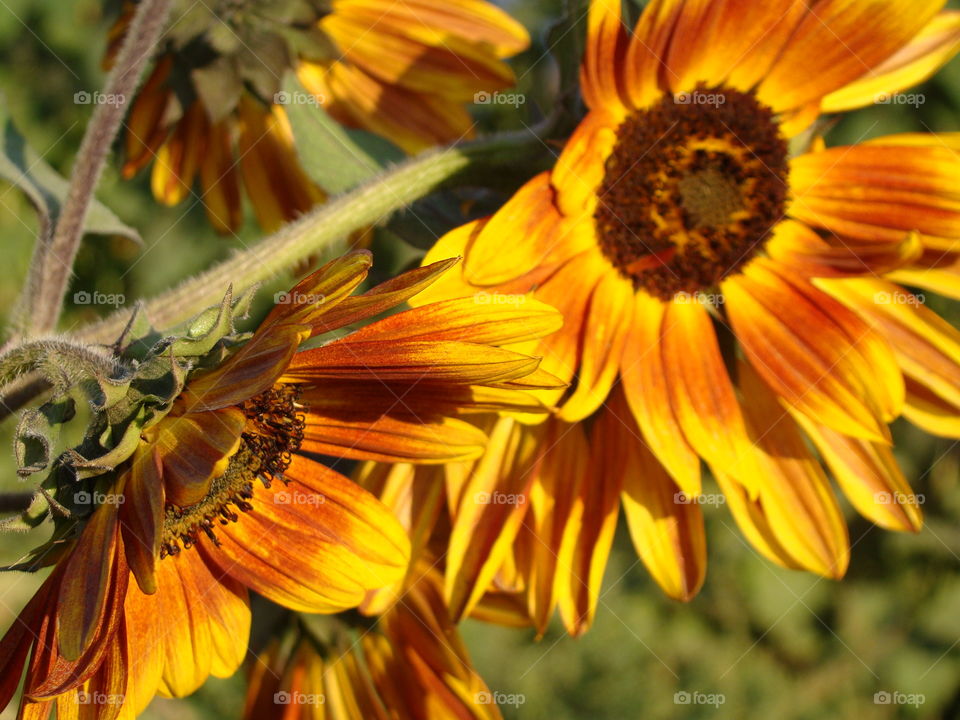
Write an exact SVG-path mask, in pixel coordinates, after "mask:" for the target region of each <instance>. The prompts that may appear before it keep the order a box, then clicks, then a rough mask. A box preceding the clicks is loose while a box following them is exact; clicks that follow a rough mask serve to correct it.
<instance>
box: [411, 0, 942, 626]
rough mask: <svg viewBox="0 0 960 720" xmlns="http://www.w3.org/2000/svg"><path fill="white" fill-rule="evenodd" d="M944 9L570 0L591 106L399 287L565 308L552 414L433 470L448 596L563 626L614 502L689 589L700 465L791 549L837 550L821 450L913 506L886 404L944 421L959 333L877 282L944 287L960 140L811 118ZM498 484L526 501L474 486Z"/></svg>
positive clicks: (877, 91)
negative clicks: (519, 180)
mask: <svg viewBox="0 0 960 720" xmlns="http://www.w3.org/2000/svg"><path fill="white" fill-rule="evenodd" d="M943 5H944V3H943V2H942V1H941V0H923V1H922V2H915V1H913V0H911V1H909V2H908V1H906V0H891V1H890V2H884V3H875V2H868V1H866V0H842V1H841V0H821V1H820V2H817V3H809V2H802V1H800V0H796V1H794V0H784V2H775V3H766V2H765V3H759V2H757V3H744V2H738V1H737V0H715V1H713V2H693V1H691V2H683V1H681V0H654V1H653V2H651V3H650V4H649V5H647V7H646V9H645V10H644V11H643V13H642V15H641V17H640V18H639V20H638V23H637V25H636V27H635V28H634V30H633V32H632V33H630V34H628V33H627V31H626V28H625V27H624V24H623V22H622V18H621V7H620V6H621V4H620V2H619V0H593V1H592V2H591V5H590V11H589V21H588V41H587V49H586V54H585V58H584V60H583V65H582V70H581V81H582V86H583V96H584V98H585V100H586V103H587V105H588V107H589V114H588V115H587V116H586V118H585V119H584V120H583V121H582V122H581V124H580V125H579V127H578V128H577V129H576V131H575V132H574V133H573V135H572V137H571V138H570V140H569V141H568V143H567V144H566V146H565V148H564V150H563V152H562V154H561V155H560V157H559V158H558V160H557V162H556V165H555V166H554V168H553V169H552V170H550V171H547V172H544V173H542V174H540V175H537V176H536V177H534V178H533V179H532V180H530V181H529V182H528V183H527V184H526V185H525V186H524V187H523V188H521V189H520V190H519V191H518V192H517V193H516V194H515V195H514V197H513V198H512V199H511V200H510V201H508V202H507V204H506V205H505V206H504V207H503V208H502V209H501V210H500V211H499V212H497V213H496V214H494V215H493V216H492V217H489V218H486V219H483V220H480V221H477V222H473V223H470V224H468V225H466V226H464V227H462V228H459V229H457V230H454V231H453V232H451V233H449V234H448V235H447V236H446V237H444V238H442V239H441V240H440V241H439V242H438V244H437V245H436V246H435V247H434V249H433V250H432V251H431V252H430V253H429V255H428V257H427V260H426V261H427V262H434V261H436V260H437V259H440V258H446V257H451V256H455V255H463V256H464V258H465V260H464V264H463V265H462V271H461V272H460V273H459V276H456V275H451V276H448V278H446V279H444V280H443V281H442V282H440V283H438V284H437V285H435V286H434V287H433V288H431V290H430V292H429V293H427V294H426V295H425V296H423V297H422V299H418V302H425V301H427V300H428V299H435V298H437V297H458V296H463V295H469V294H473V293H477V292H484V293H488V294H496V293H500V294H507V295H510V294H524V293H532V295H533V297H536V298H538V299H540V300H542V301H544V302H547V303H549V304H551V305H554V306H556V307H557V308H559V309H560V310H561V312H562V313H563V315H564V320H565V323H564V328H563V330H562V331H561V332H559V333H557V334H556V335H553V336H551V337H547V338H545V339H544V340H541V341H539V342H538V343H535V345H536V348H537V349H536V350H535V352H536V353H537V354H542V355H543V356H544V365H543V367H544V368H545V369H547V370H548V371H550V372H552V373H554V374H556V375H558V376H559V377H560V378H562V379H563V380H565V381H568V382H569V383H570V384H571V387H570V389H569V390H563V389H560V390H556V391H550V392H547V393H545V394H544V395H543V398H544V399H545V400H547V401H548V402H551V403H555V404H556V405H557V407H558V413H557V417H555V418H553V419H551V420H549V421H548V422H546V423H545V424H542V425H539V426H535V425H531V424H530V423H527V422H518V421H517V420H516V419H509V418H505V419H503V420H501V421H500V422H499V423H498V425H497V426H496V428H494V430H493V431H492V434H491V437H492V442H491V446H490V449H489V451H488V453H487V456H486V457H484V458H483V459H482V460H479V461H477V462H475V463H473V464H472V465H471V466H468V467H466V468H460V469H457V470H455V471H451V473H450V474H451V479H450V480H449V483H450V484H452V485H453V487H454V488H456V492H455V493H453V494H452V499H451V503H452V512H453V521H452V522H453V525H452V530H451V539H450V552H449V556H448V557H449V558H450V562H448V565H447V578H446V581H447V584H446V593H447V598H448V600H449V601H450V602H451V610H452V612H453V613H454V616H455V617H461V616H462V615H464V614H467V613H469V612H470V610H471V607H473V606H474V605H475V603H476V602H478V601H479V598H480V597H482V595H483V593H484V592H485V590H486V589H487V587H488V586H489V584H490V582H491V581H493V580H494V579H495V578H496V579H498V582H500V583H501V585H503V586H506V587H514V588H522V590H523V592H525V593H527V599H528V606H529V610H530V613H531V615H532V616H534V617H535V618H536V621H537V624H538V625H539V626H540V627H541V629H542V628H543V627H544V626H545V623H546V621H547V619H548V618H549V617H550V615H551V614H552V612H553V608H554V607H555V606H556V605H557V604H559V606H560V609H561V614H562V615H563V618H564V621H565V622H566V625H567V627H568V629H569V630H570V632H572V633H578V632H582V631H583V630H584V629H585V628H586V627H587V626H589V623H590V620H591V618H592V617H593V612H594V610H595V607H596V603H597V596H598V592H599V585H600V580H601V578H602V574H603V569H604V565H605V563H606V555H607V552H608V551H609V547H610V543H611V542H612V537H613V531H614V528H615V526H616V519H617V515H618V512H619V507H620V505H621V504H622V505H623V507H624V510H625V515H626V519H627V523H628V526H629V528H630V532H631V535H632V537H633V539H634V542H635V544H636V546H637V549H638V552H639V555H640V557H641V559H642V560H643V561H644V562H645V564H646V566H647V567H648V569H649V570H650V572H651V574H652V575H653V577H654V578H655V579H656V580H657V582H658V583H659V584H660V585H661V586H662V587H663V589H664V590H665V591H666V592H667V593H668V594H669V595H670V596H671V597H675V598H678V599H681V600H687V599H689V598H691V597H692V596H693V595H694V594H695V593H696V592H697V590H698V589H699V587H700V586H701V584H702V582H703V579H704V573H705V564H706V552H705V538H704V529H703V519H702V515H701V509H700V502H701V501H700V500H698V498H700V496H701V494H702V487H701V462H705V463H706V464H707V465H708V466H709V467H710V468H711V470H712V471H713V475H714V476H715V477H716V478H717V480H718V482H719V483H720V486H721V489H722V490H723V493H724V495H725V498H726V502H727V504H728V505H729V506H730V509H731V511H732V512H733V514H734V517H735V518H736V519H737V521H738V523H739V524H740V526H741V528H742V529H743V532H744V534H745V535H746V536H747V537H748V538H749V539H750V540H751V541H752V542H753V544H754V546H755V547H756V548H757V549H758V550H759V551H760V552H762V553H763V554H765V555H766V556H768V557H769V558H771V559H772V560H773V561H775V562H777V563H779V564H782V565H785V566H787V567H796V568H803V569H806V570H810V571H813V572H817V573H820V574H822V575H824V576H828V577H840V576H842V575H843V574H844V572H845V570H846V567H847V563H848V558H849V542H848V537H847V530H846V526H845V523H844V521H843V517H842V515H841V511H840V506H839V505H838V502H837V499H836V498H835V497H834V494H833V492H832V490H831V487H830V483H829V480H828V477H827V474H826V472H825V469H824V465H825V466H826V468H828V469H829V470H830V471H831V472H832V474H833V476H834V477H835V479H836V480H837V482H838V484H839V485H840V487H841V488H842V490H843V491H844V493H845V494H846V495H847V497H848V498H849V499H850V501H851V502H852V504H853V505H854V506H855V507H856V509H857V510H858V511H859V512H860V513H862V514H863V515H865V516H866V517H867V518H869V519H871V520H873V521H874V522H876V523H877V524H878V525H880V526H882V527H885V528H889V529H894V530H917V529H918V528H919V527H920V523H921V514H920V511H919V508H918V507H917V505H916V502H915V498H914V496H913V493H912V492H911V490H910V487H909V485H908V483H907V481H906V479H905V478H904V476H903V474H902V473H901V471H900V470H899V469H898V467H897V463H896V461H895V459H894V456H893V454H892V452H891V444H892V440H891V436H890V432H889V429H888V424H889V423H890V422H891V421H892V420H894V419H895V418H897V417H899V416H900V415H901V414H903V415H904V416H906V417H907V418H908V419H910V420H911V421H913V422H915V423H916V424H918V425H920V426H921V427H923V428H924V429H926V430H928V431H930V432H932V433H936V434H942V435H946V436H950V437H960V333H958V332H957V330H956V329H955V328H953V327H951V326H950V325H949V324H948V323H946V322H945V321H943V320H942V319H941V318H939V317H938V316H937V315H936V314H935V313H934V312H932V311H931V310H929V309H928V308H926V307H924V306H922V304H921V303H920V302H919V300H918V296H917V295H915V294H913V293H911V292H909V291H908V290H907V289H905V288H904V287H903V286H901V285H898V284H897V282H905V283H908V284H909V285H910V286H912V287H918V288H922V289H926V290H930V291H936V292H943V293H945V294H948V295H951V296H952V297H957V296H958V293H960V271H958V267H960V265H958V260H960V191H958V189H957V184H956V179H957V178H958V177H960V155H958V153H957V148H958V147H960V140H958V136H957V135H947V136H938V135H909V136H894V137H882V138H879V139H876V140H872V141H870V142H866V143H863V144H860V145H853V146H846V147H833V148H829V149H828V148H825V147H824V144H823V142H822V140H820V139H819V137H818V136H817V134H816V132H815V129H816V125H815V124H814V123H815V121H816V120H817V118H818V116H819V115H820V114H821V113H824V112H836V111H843V110H849V109H853V108H857V107H861V106H865V105H868V104H871V103H872V102H874V101H876V100H877V98H878V97H879V98H880V100H883V99H884V98H889V97H890V94H893V93H897V92H899V91H901V90H903V89H905V88H907V87H909V86H910V85H912V84H914V83H916V82H919V81H920V80H922V79H924V78H926V77H927V76H929V75H930V74H932V73H933V72H934V71H935V70H936V69H937V68H938V67H940V66H941V65H942V64H943V63H944V62H946V61H947V60H948V59H950V58H951V57H953V56H954V54H955V53H956V52H957V49H958V47H960V13H958V12H950V11H942V8H943ZM521 420H522V418H521ZM586 420H590V421H591V427H589V432H588V429H587V428H586V427H585V426H584V424H583V423H584V421H586ZM811 447H815V448H816V450H817V453H814V452H813V451H812V449H811ZM464 478H466V479H464ZM492 492H499V493H503V494H504V496H505V497H511V496H517V495H519V496H522V497H525V498H529V502H528V503H527V504H526V505H517V506H506V507H505V506H496V505H492V504H489V503H488V504H485V505H478V504H477V503H476V502H474V501H473V498H474V497H475V496H476V494H477V493H483V494H484V496H485V497H489V494H490V493H492ZM467 548H469V549H470V552H467V550H466V549H467Z"/></svg>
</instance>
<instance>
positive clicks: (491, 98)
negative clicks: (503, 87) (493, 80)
mask: <svg viewBox="0 0 960 720" xmlns="http://www.w3.org/2000/svg"><path fill="white" fill-rule="evenodd" d="M473 102H474V103H475V104H477V105H513V107H515V108H518V107H520V106H521V105H524V104H525V103H526V102H527V96H526V95H524V94H523V93H505V92H493V93H491V92H487V91H486V90H481V91H480V92H478V93H477V94H475V95H474V96H473Z"/></svg>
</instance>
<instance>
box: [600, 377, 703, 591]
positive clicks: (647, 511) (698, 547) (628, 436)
mask: <svg viewBox="0 0 960 720" xmlns="http://www.w3.org/2000/svg"><path fill="white" fill-rule="evenodd" d="M611 400H612V402H610V403H609V404H608V405H607V408H606V410H605V411H604V412H603V414H602V415H601V417H600V419H599V420H598V425H600V424H602V425H603V430H602V431H601V430H598V431H597V437H598V438H599V439H600V440H601V441H602V442H603V443H604V444H603V445H602V446H600V448H598V452H600V453H602V455H603V456H605V457H607V458H608V462H609V470H610V471H611V472H613V473H614V474H615V475H616V476H618V477H621V478H623V489H622V492H621V500H622V501H623V511H624V515H625V516H626V518H627V527H628V528H629V530H630V537H631V539H632V540H633V546H634V547H635V548H636V550H637V554H638V555H639V556H640V559H641V560H643V563H644V565H646V567H647V570H648V571H649V572H650V575H652V576H653V579H654V580H656V581H657V584H658V585H659V586H660V588H661V589H662V590H663V591H664V592H665V593H666V594H667V596H669V597H671V598H673V599H674V600H680V601H682V602H687V601H689V600H692V599H693V597H694V596H695V595H696V594H697V593H698V592H699V591H700V588H701V587H702V585H703V581H704V578H705V577H706V573H707V541H706V534H705V532H704V527H703V515H702V513H701V511H700V506H699V505H698V504H696V503H695V502H687V501H686V495H685V494H684V493H683V492H681V491H680V488H679V487H677V485H676V483H675V482H673V480H672V479H671V478H670V476H669V475H668V474H667V473H666V471H665V470H664V468H663V466H662V465H661V464H660V463H659V461H658V460H657V459H656V458H655V457H654V456H653V454H652V453H651V452H650V450H649V449H648V448H647V446H646V445H645V444H644V442H643V440H641V439H640V436H639V429H638V428H637V426H636V424H635V422H634V419H633V417H632V415H631V414H630V409H629V407H627V404H626V401H625V399H624V398H623V397H622V395H620V394H618V395H615V396H614V397H613V398H612V399H611Z"/></svg>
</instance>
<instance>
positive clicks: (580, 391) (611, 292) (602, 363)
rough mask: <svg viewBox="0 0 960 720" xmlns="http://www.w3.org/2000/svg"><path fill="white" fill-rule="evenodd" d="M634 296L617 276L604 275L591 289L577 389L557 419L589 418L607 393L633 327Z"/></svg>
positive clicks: (627, 284) (612, 274)
mask: <svg viewBox="0 0 960 720" xmlns="http://www.w3.org/2000/svg"><path fill="white" fill-rule="evenodd" d="M633 296H634V290H633V284H632V283H630V282H629V281H628V280H625V279H624V278H623V277H621V276H620V275H619V274H617V273H607V274H605V275H604V276H603V277H602V278H601V280H600V282H599V283H597V286H596V288H594V290H593V295H592V297H591V298H590V305H589V313H590V314H589V317H588V318H587V322H586V326H585V327H584V335H583V358H582V359H581V361H580V367H579V369H578V371H577V386H576V389H575V390H574V392H573V394H572V395H571V396H570V397H569V398H568V399H567V400H565V401H564V403H563V407H562V408H561V411H560V417H561V418H562V419H564V420H566V421H567V422H575V421H578V420H582V419H584V418H586V417H588V416H589V415H591V414H592V413H593V412H594V411H595V410H596V409H597V408H599V407H600V405H601V404H603V401H604V400H605V399H606V397H607V395H608V394H609V393H610V388H612V387H613V383H614V381H615V380H616V378H617V373H618V371H619V369H620V365H621V355H622V354H623V348H624V345H625V343H626V339H627V335H628V334H629V331H630V326H631V324H632V323H633V308H634V300H633Z"/></svg>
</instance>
